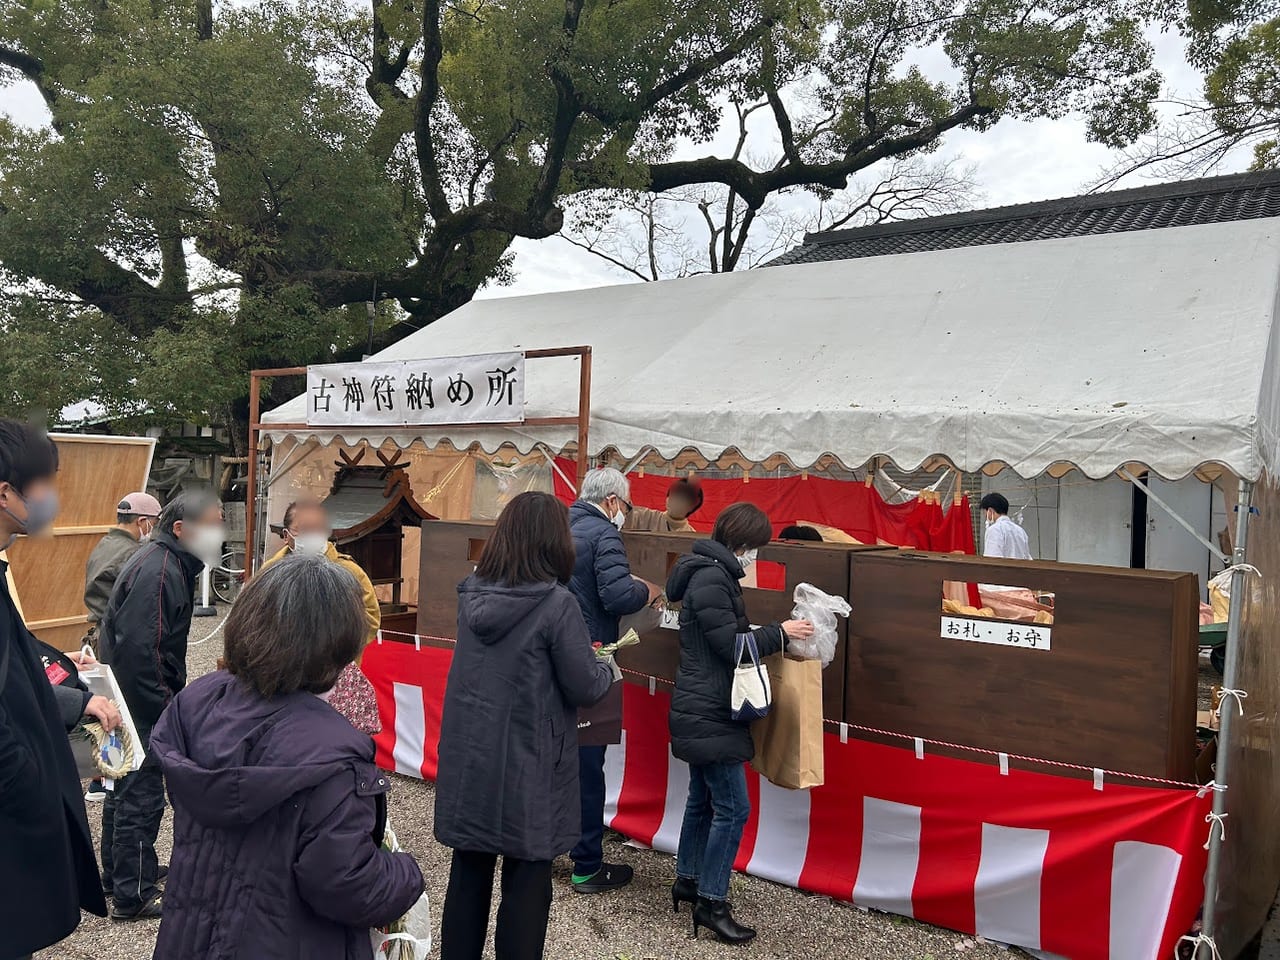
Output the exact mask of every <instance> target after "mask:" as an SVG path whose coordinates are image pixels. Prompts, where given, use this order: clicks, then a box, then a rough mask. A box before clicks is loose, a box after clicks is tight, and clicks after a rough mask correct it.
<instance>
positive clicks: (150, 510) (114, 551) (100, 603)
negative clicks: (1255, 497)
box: [84, 492, 160, 648]
mask: <svg viewBox="0 0 1280 960" xmlns="http://www.w3.org/2000/svg"><path fill="white" fill-rule="evenodd" d="M159 519H160V501H159V500H157V499H156V498H155V497H153V496H151V494H149V493H142V492H139V493H131V494H129V495H128V496H126V497H123V498H121V500H120V503H119V504H118V505H117V506H116V525H115V526H114V527H112V528H111V529H110V530H108V531H107V535H106V536H105V537H103V538H102V539H101V540H99V541H98V545H97V546H96V547H94V548H93V553H91V554H89V562H88V563H87V564H85V571H84V605H85V609H86V610H88V611H89V627H90V631H89V632H90V636H91V637H92V638H93V639H92V641H91V642H93V643H94V646H95V648H96V646H97V644H96V641H97V627H98V624H99V623H101V622H102V616H103V614H105V613H106V612H107V601H108V600H110V599H111V591H112V589H113V588H114V587H115V585H116V579H117V578H118V577H119V576H120V571H121V570H123V569H124V565H125V564H126V563H127V562H128V560H129V558H130V557H132V556H133V555H134V554H135V553H137V552H138V550H139V548H141V546H142V544H143V543H145V542H146V541H147V540H150V539H151V531H152V530H154V529H155V526H156V523H157V521H159Z"/></svg>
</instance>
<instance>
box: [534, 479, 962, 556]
mask: <svg viewBox="0 0 1280 960" xmlns="http://www.w3.org/2000/svg"><path fill="white" fill-rule="evenodd" d="M556 463H557V465H558V466H559V467H560V470H561V471H562V472H563V473H564V476H572V475H573V471H574V469H575V467H574V464H573V463H572V462H571V461H568V460H563V459H560V460H557V461H556ZM553 473H554V471H553ZM554 476H555V494H556V496H557V497H559V498H560V499H561V500H562V501H564V502H565V503H572V502H573V498H574V494H573V491H572V490H570V488H569V484H568V483H567V482H565V480H564V479H563V478H562V477H561V475H560V474H559V473H554ZM630 480H631V499H632V502H633V503H635V504H637V505H638V506H642V507H650V508H652V509H654V510H665V509H666V506H667V488H668V487H670V486H671V484H672V483H673V482H674V480H675V478H673V477H659V476H654V475H652V474H649V475H647V476H643V477H641V476H638V475H635V474H633V475H631V477H630ZM700 485H701V487H702V492H703V497H704V501H703V505H702V509H700V510H699V511H698V512H697V513H695V514H694V515H693V516H692V517H690V518H689V522H690V523H691V524H693V527H694V529H696V530H698V531H700V532H703V533H709V532H710V531H711V528H712V527H713V526H714V525H715V521H716V517H718V516H719V515H720V511H721V510H723V509H724V508H725V507H727V506H729V505H730V504H733V503H740V502H746V503H754V504H755V505H756V506H758V507H759V508H760V509H761V510H763V511H764V512H765V513H766V514H768V515H769V521H770V522H771V523H772V524H773V533H774V536H777V535H778V534H779V533H780V532H781V531H782V528H783V527H788V526H790V525H791V524H793V523H795V522H797V521H799V520H810V521H813V522H814V523H822V524H826V525H828V526H832V527H836V528H838V529H840V530H843V531H844V532H845V533H847V534H849V536H851V537H853V538H854V539H855V540H857V541H859V542H860V543H872V544H874V543H881V544H889V545H891V546H895V547H914V548H915V549H918V550H941V551H943V552H950V551H953V550H962V551H964V552H965V553H973V552H974V542H973V525H972V523H971V521H970V513H969V500H968V498H964V499H962V500H961V502H960V509H959V510H956V509H954V508H952V509H951V510H948V511H946V512H945V514H944V513H943V510H942V507H941V506H939V505H938V504H925V503H921V502H920V501H919V500H912V501H910V502H908V503H886V502H885V501H884V498H883V497H881V496H880V493H879V491H878V490H876V489H875V488H874V487H868V486H867V485H866V484H865V483H857V482H853V481H848V480H831V479H828V478H826V477H778V478H762V479H761V478H753V479H752V480H751V481H750V482H743V481H742V480H701V481H700Z"/></svg>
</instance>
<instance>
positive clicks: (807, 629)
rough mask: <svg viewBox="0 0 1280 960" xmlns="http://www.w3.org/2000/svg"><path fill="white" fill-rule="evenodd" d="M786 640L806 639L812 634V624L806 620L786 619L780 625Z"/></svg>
mask: <svg viewBox="0 0 1280 960" xmlns="http://www.w3.org/2000/svg"><path fill="white" fill-rule="evenodd" d="M782 632H783V633H785V634H786V635H787V639H788V640H808V639H809V638H810V637H812V636H813V624H812V623H810V622H809V621H808V620H788V621H786V622H785V623H783V625H782Z"/></svg>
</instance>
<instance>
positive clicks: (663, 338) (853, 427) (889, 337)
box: [263, 218, 1280, 480]
mask: <svg viewBox="0 0 1280 960" xmlns="http://www.w3.org/2000/svg"><path fill="white" fill-rule="evenodd" d="M1278 294H1280V218H1267V219H1256V220H1245V221H1238V222H1228V223H1213V224H1204V225H1198V226H1187V227H1172V228H1166V229H1159V230H1137V231H1132V232H1128V233H1116V234H1103V235H1097V236H1084V237H1073V238H1068V239H1061V240H1043V241H1035V242H1028V243H1011V244H1002V245H999V246H982V247H965V248H958V249H952V250H939V251H933V252H927V253H914V254H899V255H894V256H881V257H866V258H862V259H856V260H845V261H836V262H828V263H816V264H801V265H795V266H785V267H773V268H770V269H767V270H753V271H748V272H746V273H737V274H726V275H718V276H704V277H694V278H690V279H686V280H671V281H665V282H661V283H646V284H640V283H637V284H627V285H622V286H614V287H600V288H595V289H590V290H576V291H572V292H568V293H556V294H543V295H540V296H530V297H510V298H505V299H490V300H477V301H474V302H472V303H469V304H467V305H466V306H464V307H461V308H460V309H458V310H456V311H454V312H453V313H451V314H449V315H448V316H447V317H444V318H442V319H441V320H439V321H437V322H436V323H434V324H432V325H431V326H429V327H427V328H425V329H423V330H421V331H419V332H417V333H415V334H413V335H411V336H409V337H406V338H405V339H404V340H401V341H400V342H399V343H396V344H394V345H393V346H391V347H389V348H388V349H386V350H384V351H382V352H381V353H379V354H377V355H376V356H375V357H374V358H372V359H375V360H400V359H412V358H416V357H437V356H453V355H462V354H471V353H489V352H500V351H505V350H512V349H521V350H524V349H535V348H546V347H559V346H574V345H578V344H589V345H591V346H592V347H593V351H594V357H593V378H592V380H593V388H592V397H591V403H592V415H591V433H590V452H591V453H592V454H593V455H594V454H597V453H599V452H600V451H602V450H605V449H607V448H610V447H612V448H616V449H617V450H619V451H620V452H622V453H623V454H624V455H626V456H628V457H630V456H635V455H637V454H639V453H640V452H641V451H643V450H645V449H647V448H652V449H654V450H656V451H657V452H658V453H660V454H661V455H662V456H664V457H666V458H668V459H672V458H674V457H675V456H676V455H678V454H679V453H680V452H681V451H683V450H686V449H689V448H692V449H695V450H697V451H698V452H699V453H701V454H702V455H703V456H705V457H707V458H708V459H712V460H714V459H716V458H717V457H719V456H720V455H721V454H722V453H724V452H725V451H726V450H732V449H736V450H737V451H739V452H740V453H742V454H743V455H744V456H745V457H747V458H749V459H751V460H753V461H756V462H762V461H764V460H766V459H768V458H769V457H771V456H774V455H777V454H781V455H784V456H786V457H788V458H789V459H790V460H791V462H792V463H794V464H796V465H797V466H799V467H807V466H810V465H812V464H813V463H814V462H815V461H817V460H818V459H819V458H820V457H822V456H824V455H827V454H830V455H833V456H835V457H837V458H838V459H839V460H840V461H842V462H843V463H844V464H846V465H850V466H854V465H861V464H864V463H866V462H867V461H869V460H871V459H872V458H874V457H886V458H888V459H890V460H892V461H893V462H894V463H896V464H897V465H898V466H899V467H902V468H913V467H916V466H918V465H919V464H921V463H923V462H925V461H926V460H929V459H930V458H933V457H937V456H941V457H944V458H946V459H947V460H948V461H950V462H951V463H953V464H954V465H955V466H956V467H958V468H959V469H961V470H965V471H978V470H981V469H982V468H983V467H984V466H986V465H988V464H992V463H1004V464H1007V465H1008V466H1009V467H1010V468H1012V469H1013V470H1015V471H1016V472H1017V473H1018V474H1020V475H1022V476H1024V477H1032V476H1037V475H1039V474H1041V473H1043V472H1044V471H1045V470H1047V469H1049V468H1051V467H1054V468H1057V469H1060V468H1061V467H1062V465H1064V464H1071V465H1074V466H1075V467H1077V468H1079V469H1080V470H1081V471H1082V472H1084V473H1085V474H1086V475H1088V476H1090V477H1094V478H1098V477H1104V476H1107V475H1109V474H1111V473H1113V472H1115V471H1116V470H1117V469H1118V468H1120V467H1122V466H1125V465H1126V464H1133V463H1140V464H1143V465H1145V466H1146V467H1147V468H1149V469H1150V470H1151V471H1152V472H1154V473H1156V474H1158V475H1160V476H1162V477H1164V478H1166V479H1178V478H1181V477H1184V476H1187V475H1188V474H1191V473H1193V472H1196V471H1197V470H1201V468H1203V467H1210V468H1225V469H1227V470H1230V471H1231V472H1232V473H1235V474H1236V475H1238V476H1240V477H1242V478H1245V479H1249V480H1256V479H1257V478H1258V477H1259V476H1260V475H1261V474H1262V473H1263V472H1264V471H1267V472H1269V473H1271V474H1272V475H1276V474H1277V472H1278V469H1277V468H1278V467H1280V342H1278V341H1280V333H1277V332H1276V329H1277V325H1276V323H1275V314H1276V309H1277V295H1278ZM576 367H577V360H576V359H547V360H536V361H530V362H529V364H528V366H527V368H526V376H527V379H528V382H527V383H526V385H525V397H526V398H527V400H526V404H527V406H526V412H527V415H529V416H564V415H571V414H572V413H573V411H574V409H575V406H576V402H577V388H578V377H577V369H576ZM305 409H306V405H305V399H304V398H303V397H301V396H299V397H296V398H294V399H293V400H291V401H289V402H288V403H286V404H284V405H282V406H280V407H278V408H276V409H275V410H273V411H271V412H269V413H268V414H266V415H265V416H264V417H263V421H264V430H265V431H266V432H267V434H268V436H271V437H272V438H273V439H275V440H279V439H283V438H284V437H308V438H316V439H318V440H320V441H321V442H323V443H328V442H331V441H332V440H335V439H336V440H341V441H343V442H346V443H354V442H359V441H361V440H365V441H368V442H369V443H372V444H375V445H377V444H380V443H382V442H384V441H386V440H388V439H389V440H393V441H395V442H396V443H397V444H399V445H401V446H408V445H410V444H411V443H414V442H423V443H426V444H427V445H428V446H434V445H435V444H437V443H439V442H442V441H449V442H451V443H452V444H454V445H455V446H458V447H467V446H470V445H472V444H477V445H479V446H480V447H481V448H483V449H485V450H489V451H492V450H496V449H497V448H498V447H500V446H501V445H502V444H504V443H510V444H513V445H514V446H516V447H517V448H518V449H520V450H521V451H522V452H528V451H529V450H531V449H533V448H534V447H535V446H537V445H538V444H545V445H546V446H547V447H548V448H549V449H551V450H552V451H560V450H562V449H563V448H564V447H565V446H566V445H568V444H571V443H572V442H573V441H574V439H575V438H574V433H573V428H572V427H549V428H542V429H538V430H534V429H524V430H522V429H512V428H505V427H485V426H475V427H471V426H465V425H463V426H456V425H450V426H441V427H438V428H433V429H421V428H409V429H405V430H388V429H386V428H379V429H376V430H369V431H364V430H360V429H358V428H351V429H340V430H320V429H316V430H311V429H308V430H292V429H286V430H275V431H273V430H272V429H271V423H273V422H274V423H282V424H284V423H298V422H301V421H303V420H304V419H305ZM1201 472H1202V473H1203V471H1201Z"/></svg>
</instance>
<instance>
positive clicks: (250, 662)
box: [225, 554, 369, 697]
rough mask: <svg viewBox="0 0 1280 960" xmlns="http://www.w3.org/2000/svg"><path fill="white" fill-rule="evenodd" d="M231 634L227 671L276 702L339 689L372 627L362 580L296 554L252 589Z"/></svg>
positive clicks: (240, 603) (230, 621)
mask: <svg viewBox="0 0 1280 960" xmlns="http://www.w3.org/2000/svg"><path fill="white" fill-rule="evenodd" d="M225 631H226V640H225V654H226V662H227V669H228V670H229V671H230V672H231V673H233V674H235V675H236V676H238V677H240V678H241V679H242V680H244V681H245V682H246V683H247V684H248V685H249V686H250V687H252V688H253V689H254V690H256V691H257V692H258V693H259V694H260V695H262V696H264V697H273V696H276V695H278V694H286V693H293V692H294V691H297V690H304V691H306V692H308V693H324V692H325V691H326V690H329V689H331V688H332V687H333V685H334V684H335V683H336V682H337V680H338V675H339V674H340V673H341V672H342V671H343V669H344V668H345V667H346V666H347V664H349V663H351V662H352V661H353V660H355V658H356V657H357V656H358V655H359V653H360V648H361V646H362V645H363V643H364V639H365V637H366V636H367V635H368V631H369V624H368V620H367V619H366V617H365V612H364V603H363V601H362V599H361V592H360V584H359V583H357V582H356V578H355V577H354V576H352V575H351V574H350V573H349V572H348V571H346V570H344V569H343V568H342V567H340V566H339V565H338V564H336V563H334V562H332V561H331V560H327V559H325V558H324V557H312V556H297V555H296V554H295V555H292V556H289V557H287V558H285V559H283V560H279V561H277V562H276V563H273V564H271V566H269V567H267V569H265V570H263V571H262V572H261V573H260V574H258V575H257V576H256V577H254V578H253V579H252V580H250V581H249V583H248V585H246V586H245V588H244V591H243V592H242V593H241V594H240V596H239V597H237V598H236V602H235V606H233V607H232V608H231V613H230V614H228V616H227V625H226V627H225Z"/></svg>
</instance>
